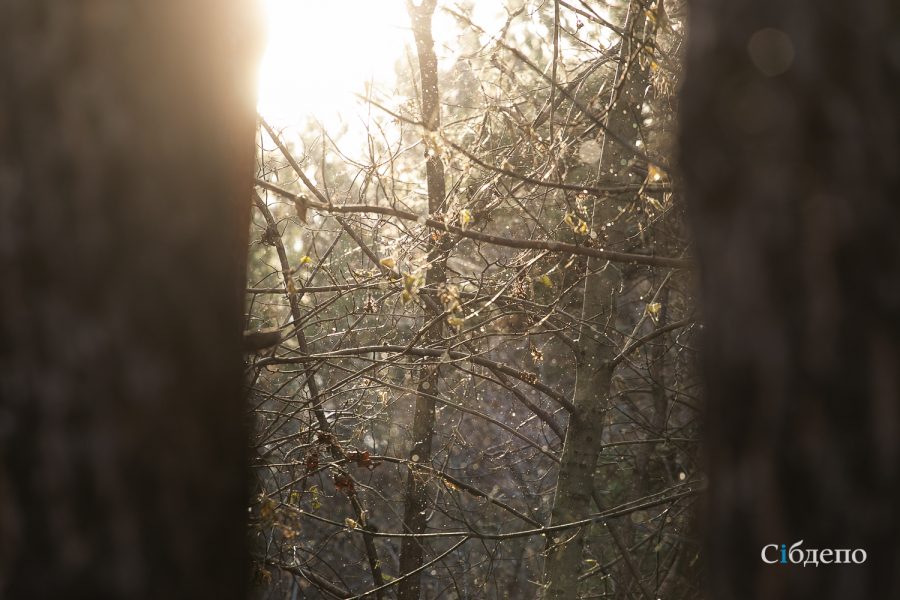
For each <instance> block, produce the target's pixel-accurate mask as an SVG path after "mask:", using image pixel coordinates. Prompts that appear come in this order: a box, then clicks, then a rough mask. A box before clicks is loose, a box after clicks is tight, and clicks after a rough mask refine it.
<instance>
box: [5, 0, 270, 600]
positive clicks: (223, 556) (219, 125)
mask: <svg viewBox="0 0 900 600" xmlns="http://www.w3.org/2000/svg"><path fill="white" fill-rule="evenodd" d="M254 9H255V6H254V3H252V2H241V1H236V0H235V1H225V2H221V1H217V2H213V1H211V0H201V1H199V2H190V3H184V2H176V1H173V0H162V1H159V2H150V3H148V2H136V1H133V0H117V1H112V0H107V1H95V2H86V1H71V2H52V1H49V0H5V1H4V2H2V3H0V272H2V274H3V275H2V277H3V282H2V284H0V397H2V399H0V595H2V596H3V597H7V598H60V597H71V598H135V599H140V598H242V597H243V596H244V590H245V579H246V572H247V564H246V561H245V558H246V557H245V538H246V530H245V521H246V510H247V509H246V506H247V504H246V498H245V496H246V486H247V481H246V477H245V469H246V466H245V458H246V446H247V441H246V435H245V419H246V414H245V407H244V405H243V401H242V400H243V394H242V391H241V389H242V381H241V378H242V375H241V373H242V363H241V329H242V313H243V308H242V304H243V287H244V277H245V263H246V260H245V254H246V248H247V231H248V217H249V210H248V208H249V206H248V194H249V192H250V175H251V173H250V169H251V167H252V141H253V125H254V104H255V98H254V96H255V93H254V88H255V81H254V78H255V77H254V76H255V73H254V71H255V63H256V59H257V57H258V51H259V50H261V45H260V44H259V41H260V40H259V39H258V35H257V34H258V31H259V20H258V17H257V15H256V11H255V10H254Z"/></svg>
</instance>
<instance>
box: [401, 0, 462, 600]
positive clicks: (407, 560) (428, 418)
mask: <svg viewBox="0 0 900 600" xmlns="http://www.w3.org/2000/svg"><path fill="white" fill-rule="evenodd" d="M436 5H437V1H436V0H424V1H423V2H422V3H421V5H420V6H415V5H414V4H413V3H412V2H407V11H408V12H409V16H410V20H411V21H412V29H413V35H414V36H415V40H416V51H417V54H418V58H419V76H420V78H421V80H422V98H421V102H422V123H423V124H424V126H425V136H426V138H425V148H426V152H427V153H428V154H427V158H426V161H425V176H426V181H427V186H428V212H429V214H432V215H433V214H438V213H440V212H441V211H442V210H443V208H444V199H445V197H446V195H447V191H446V187H447V186H446V182H445V180H444V165H443V162H442V160H441V156H440V149H439V148H438V147H437V146H438V144H437V136H438V132H439V130H440V127H441V103H440V93H439V91H438V71H437V56H436V55H435V53H434V39H433V38H432V35H431V17H432V16H433V15H434V10H435V7H436ZM428 239H429V241H428V271H427V273H426V274H425V286H426V287H427V288H428V289H430V290H436V289H438V288H439V287H440V286H441V285H443V284H445V283H446V282H447V275H446V270H445V269H446V261H447V248H446V245H447V244H448V243H449V236H446V235H445V236H442V237H441V238H440V240H435V239H433V238H431V237H429V238H428ZM440 316H441V311H440V307H437V306H433V305H432V304H431V303H426V304H425V323H426V325H425V326H426V327H428V323H429V322H432V321H434V320H435V319H439V318H440ZM442 330H443V319H440V320H439V321H438V322H434V323H432V324H431V326H430V327H428V330H427V331H426V332H425V334H424V335H423V339H424V340H425V341H426V343H427V344H428V345H429V346H434V345H435V344H440V342H441V339H442ZM438 380H439V373H438V365H437V364H435V365H427V366H423V367H422V370H421V372H420V374H419V382H418V386H417V390H418V391H419V392H420V393H419V394H417V395H416V407H415V413H414V414H413V426H412V438H413V445H412V450H410V461H411V462H412V463H417V462H419V463H422V464H425V465H429V464H431V454H432V451H431V444H432V438H433V437H434V399H433V395H434V394H435V393H437V385H438ZM425 478H426V475H424V474H423V473H420V472H417V471H415V470H414V469H412V468H410V470H409V475H408V477H407V481H406V506H405V508H404V512H403V530H404V531H405V532H406V533H422V532H424V531H425V526H426V510H427V508H428V493H427V489H426V487H425ZM423 557H424V548H423V546H422V542H420V541H419V540H417V539H414V538H403V542H402V545H401V548H400V574H401V575H403V574H406V573H409V572H411V571H414V570H415V569H418V568H419V567H421V566H422V562H423ZM420 581H421V575H420V574H419V573H416V574H414V575H411V576H409V577H407V578H405V579H403V580H402V581H401V582H400V583H399V584H398V586H397V597H398V598H399V599H400V600H417V599H418V598H419V588H420Z"/></svg>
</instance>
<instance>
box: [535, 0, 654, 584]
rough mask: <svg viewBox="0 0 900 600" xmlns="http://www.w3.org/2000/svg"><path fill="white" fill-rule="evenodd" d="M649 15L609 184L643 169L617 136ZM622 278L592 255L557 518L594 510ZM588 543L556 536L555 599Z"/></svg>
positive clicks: (619, 107)
mask: <svg viewBox="0 0 900 600" xmlns="http://www.w3.org/2000/svg"><path fill="white" fill-rule="evenodd" d="M645 20H646V19H645V17H644V12H643V10H642V9H641V8H640V7H639V5H638V4H637V3H632V4H631V5H630V8H629V11H628V15H627V17H626V24H625V27H624V29H625V31H627V32H630V33H631V35H629V36H628V37H627V38H625V39H623V40H622V50H621V51H620V57H619V60H620V63H619V67H618V69H617V73H616V82H615V85H614V88H615V90H616V92H614V97H613V99H612V102H611V104H610V109H609V118H608V119H607V123H606V135H604V141H603V151H602V152H603V154H602V157H601V160H600V165H599V170H600V179H601V181H603V182H604V183H609V184H614V185H617V184H628V183H635V182H637V183H639V180H638V178H637V176H636V175H634V174H632V173H631V172H629V170H628V169H627V168H626V166H625V165H627V164H628V162H629V161H630V160H631V159H633V158H634V154H633V152H632V151H631V150H630V149H629V148H627V147H625V146H624V145H622V144H621V143H619V142H617V141H615V139H614V138H618V139H620V140H632V143H633V139H634V137H635V129H634V124H635V123H640V121H641V105H642V101H643V96H644V93H645V88H646V87H647V73H646V70H645V69H644V68H643V67H642V66H641V65H640V60H639V59H640V51H641V45H640V44H638V43H637V42H636V40H638V39H640V33H641V30H642V29H643V27H641V26H640V25H641V24H642V23H643V22H644V21H645ZM611 138H613V139H611ZM618 208H619V206H618V204H617V203H615V202H614V201H613V200H612V199H611V198H602V199H597V200H596V201H595V203H594V206H593V210H592V218H591V231H593V232H597V233H598V234H600V233H601V232H602V229H601V227H602V225H603V224H604V223H606V222H608V221H612V220H614V219H615V217H616V215H617V213H618ZM623 237H624V231H621V227H620V228H606V231H605V237H601V238H598V239H599V240H600V241H601V243H602V244H603V245H606V244H610V245H614V244H615V243H616V242H621V239H622V238H623ZM621 284H622V277H621V273H620V272H619V270H618V269H617V268H616V266H615V265H613V264H611V263H610V262H608V261H604V260H601V259H596V258H593V257H592V258H589V259H588V262H587V273H586V276H585V284H584V297H583V302H582V322H583V323H585V324H583V325H582V326H581V330H580V332H579V339H578V348H579V352H580V354H579V356H578V357H577V364H576V378H575V394H574V399H573V403H574V405H575V408H576V412H575V413H573V414H572V415H571V416H570V418H569V425H568V427H567V428H566V437H565V441H564V444H563V451H562V457H561V461H560V467H559V479H558V482H557V484H556V495H555V497H554V501H553V508H552V511H551V515H550V524H551V525H559V524H562V523H568V522H571V521H576V520H578V519H583V518H585V517H587V516H588V515H589V514H590V513H591V512H592V502H593V500H592V494H593V491H594V471H595V469H596V467H597V459H598V457H599V454H600V450H601V448H602V442H603V424H604V418H605V412H606V410H607V409H608V407H609V403H608V397H609V391H610V383H611V378H612V372H613V368H614V366H613V364H612V362H611V360H612V358H613V357H614V356H615V354H616V350H617V348H616V346H615V342H614V341H612V340H610V339H609V337H607V335H606V328H608V327H615V321H616V318H615V309H616V296H617V295H618V293H619V289H620V287H621ZM587 323H590V324H591V325H590V326H589V325H586V324H587ZM584 542H585V533H584V531H578V532H574V535H573V532H570V531H565V532H562V533H560V534H558V535H557V536H555V537H554V538H553V539H551V540H549V541H548V551H547V557H546V561H545V565H544V583H545V586H546V587H545V591H544V597H545V598H546V599H547V600H569V599H572V598H576V597H577V594H578V575H579V573H580V572H581V570H582V568H583V566H584V563H583V559H582V553H583V549H584Z"/></svg>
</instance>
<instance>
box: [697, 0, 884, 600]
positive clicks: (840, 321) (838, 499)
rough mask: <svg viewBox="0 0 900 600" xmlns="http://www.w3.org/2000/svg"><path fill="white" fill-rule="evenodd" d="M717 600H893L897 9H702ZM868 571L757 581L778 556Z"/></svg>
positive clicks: (805, 4) (878, 4) (797, 573)
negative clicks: (837, 561) (846, 556)
mask: <svg viewBox="0 0 900 600" xmlns="http://www.w3.org/2000/svg"><path fill="white" fill-rule="evenodd" d="M691 9H692V10H691V18H690V29H689V37H690V44H689V48H688V53H687V71H686V80H685V83H684V88H683V92H682V98H681V102H682V107H681V126H682V139H681V149H682V162H683V169H684V177H685V180H686V191H687V199H688V203H689V207H690V209H691V212H692V220H693V225H694V229H695V234H696V241H697V246H696V250H697V256H698V259H699V262H700V267H701V272H702V294H703V305H704V310H705V321H706V336H705V338H706V339H705V356H706V358H705V363H706V364H705V377H706V381H707V385H708V423H707V429H708V434H707V449H706V451H707V454H708V468H709V474H710V484H711V489H710V494H709V498H708V505H707V507H706V509H705V511H704V520H705V522H706V525H705V527H706V537H707V541H708V545H707V549H706V556H707V560H708V569H709V574H710V577H709V581H710V585H711V590H710V592H711V594H710V597H712V598H717V599H722V600H729V599H732V598H767V599H768V598H792V599H793V598H897V597H900V544H898V539H900V234H898V232H900V203H898V189H900V187H898V184H900V113H898V107H900V8H898V5H897V3H895V2H887V1H884V0H875V1H872V2H865V3H854V2H848V1H840V0H825V1H822V0H815V1H813V0H802V1H798V2H790V3H785V2H779V1H776V0H735V1H732V2H716V1H713V0H694V1H693V3H692V7H691ZM801 540H802V541H803V542H802V545H800V546H799V548H801V549H856V548H861V549H863V550H865V551H866V552H867V553H868V559H867V560H866V562H865V563H863V564H850V565H821V566H819V567H814V566H806V567H803V566H802V565H794V564H790V563H789V564H787V565H782V564H773V565H769V564H765V563H764V562H763V561H762V559H761V556H760V553H761V550H762V548H763V547H764V546H765V545H767V544H778V546H779V548H780V545H781V544H786V545H787V546H788V547H790V546H792V545H793V544H795V543H797V542H799V541H801Z"/></svg>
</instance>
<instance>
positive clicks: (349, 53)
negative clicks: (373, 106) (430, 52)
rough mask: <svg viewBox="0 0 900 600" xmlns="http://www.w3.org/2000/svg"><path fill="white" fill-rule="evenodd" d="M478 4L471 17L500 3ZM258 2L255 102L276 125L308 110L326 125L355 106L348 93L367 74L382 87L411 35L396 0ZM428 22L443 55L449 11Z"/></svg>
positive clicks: (391, 79)
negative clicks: (261, 46) (262, 29)
mask: <svg viewBox="0 0 900 600" xmlns="http://www.w3.org/2000/svg"><path fill="white" fill-rule="evenodd" d="M483 4H485V5H488V6H487V8H489V10H484V9H483V8H482V9H481V10H478V11H477V12H478V13H479V17H481V16H483V14H491V13H494V12H496V11H497V10H498V9H499V6H500V3H498V2H486V3H483ZM265 10H266V24H267V33H268V38H267V45H266V51H265V55H264V57H263V62H262V66H261V69H260V78H259V102H258V109H259V111H260V113H261V114H262V115H263V116H264V117H266V118H267V119H269V120H270V121H272V122H275V123H278V124H280V125H283V126H291V125H299V124H300V123H301V122H303V121H305V120H306V119H307V118H315V119H317V120H318V121H320V122H321V123H323V124H324V125H326V127H329V128H331V127H332V126H334V125H336V124H338V123H339V122H341V120H346V119H347V118H348V117H349V116H350V115H352V114H353V113H354V112H355V107H358V106H360V104H359V102H358V100H357V98H356V97H355V96H354V94H359V93H364V91H365V89H366V84H367V82H370V81H371V82H373V83H374V86H375V88H376V89H377V90H380V91H381V92H383V93H384V92H387V93H388V94H389V93H390V92H391V90H392V89H393V86H394V83H395V80H396V77H395V69H396V66H397V64H398V61H400V60H401V59H404V56H405V50H404V49H405V47H406V44H408V43H411V42H412V34H411V33H410V26H409V17H408V16H407V14H406V6H405V2H404V0H341V1H339V2H337V1H324V0H265ZM433 28H434V37H435V41H436V45H437V46H438V48H437V50H438V54H439V55H442V54H444V55H446V52H443V53H442V47H443V49H445V50H446V48H447V47H448V46H452V42H451V40H450V38H451V37H452V36H453V35H454V33H455V30H456V26H455V24H454V22H453V19H452V17H450V16H449V15H447V14H445V13H443V12H442V11H440V10H439V11H438V12H437V13H436V14H435V17H434V23H433ZM404 62H405V59H404ZM401 64H403V63H401ZM407 68H408V67H407Z"/></svg>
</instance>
